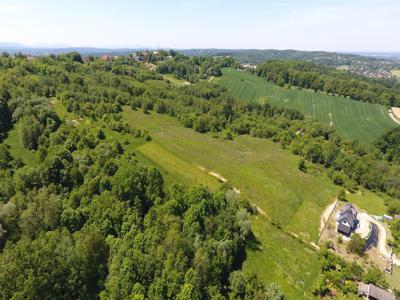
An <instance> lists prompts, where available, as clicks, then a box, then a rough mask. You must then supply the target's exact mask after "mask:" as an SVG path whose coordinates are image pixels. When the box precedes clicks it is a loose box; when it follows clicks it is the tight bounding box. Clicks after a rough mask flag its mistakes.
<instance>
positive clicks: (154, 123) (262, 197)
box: [123, 108, 337, 299]
mask: <svg viewBox="0 0 400 300" xmlns="http://www.w3.org/2000/svg"><path fill="white" fill-rule="evenodd" d="M123 116H124V119H125V120H126V121H127V122H128V123H130V124H131V125H132V126H135V127H141V128H146V129H147V130H149V132H150V135H151V136H152V139H153V140H152V142H150V143H146V144H143V145H141V146H139V147H138V148H137V152H138V153H140V154H141V155H143V156H146V157H148V159H149V160H152V161H153V162H155V163H156V164H158V165H161V166H163V168H165V169H167V172H168V174H169V176H171V175H173V174H176V178H175V179H176V180H177V181H181V179H182V178H183V181H184V182H187V183H190V184H198V183H202V184H203V185H206V186H209V187H211V188H216V187H218V186H216V184H218V181H216V180H215V179H214V177H212V176H210V175H208V172H210V171H213V172H216V173H219V174H221V175H223V176H224V177H226V178H227V179H228V180H229V182H230V183H231V184H233V185H234V186H235V187H237V188H239V189H240V191H241V194H242V195H243V196H245V197H248V198H249V199H251V201H252V202H254V203H255V204H257V205H258V206H259V207H261V208H262V209H263V210H264V211H265V212H266V213H267V214H268V216H269V217H270V219H272V221H273V222H274V223H276V224H279V226H282V229H279V226H278V225H277V226H273V225H271V223H270V222H269V218H266V217H264V216H263V215H261V214H259V215H257V217H255V218H254V219H253V230H254V233H255V235H256V237H257V238H258V241H259V242H260V243H261V244H260V245H256V246H255V247H249V248H248V251H247V255H248V258H247V259H246V263H245V266H244V269H245V270H247V271H249V272H255V273H257V274H258V275H259V276H260V278H262V279H263V280H265V281H266V282H271V281H273V282H276V283H278V284H279V285H281V286H282V288H283V289H284V291H285V293H286V294H287V295H288V299H307V298H312V296H311V289H312V286H313V284H314V281H315V278H316V274H317V273H318V270H319V264H318V259H317V256H316V253H315V252H314V251H313V250H312V248H311V246H309V245H308V242H307V241H314V240H315V239H316V238H317V236H318V232H317V231H318V225H319V216H320V214H321V212H322V211H323V209H324V208H325V206H326V205H327V204H328V203H329V202H330V201H332V199H333V198H334V196H335V194H336V192H337V188H336V187H335V186H333V185H332V184H330V182H329V181H328V179H327V178H324V177H322V178H316V177H313V176H310V175H307V174H304V173H302V172H300V171H299V170H297V167H296V166H297V159H298V158H297V157H296V156H294V155H292V154H290V153H289V152H288V151H285V150H282V149H281V148H280V147H279V146H278V145H276V144H273V143H271V142H269V141H267V140H262V139H255V138H251V137H238V138H236V139H235V140H234V141H226V140H221V139H214V138H211V137H209V136H207V135H202V134H199V133H196V132H195V131H193V130H191V129H187V128H184V127H182V126H181V125H180V124H179V123H178V122H177V121H176V119H174V118H171V117H169V116H165V115H159V114H155V113H151V114H148V115H147V114H143V113H142V112H141V111H133V110H131V109H129V108H126V109H125V111H124V113H123ZM277 161H279V164H277V163H276V162H277ZM174 176H175V175H174ZM288 232H294V233H295V234H298V235H299V236H301V237H302V238H303V239H304V240H305V241H306V242H305V243H306V244H303V243H301V242H300V241H299V240H297V239H295V238H294V237H293V236H292V235H291V234H289V233H288ZM278 241H279V242H278ZM288 252H291V254H290V253H288Z"/></svg>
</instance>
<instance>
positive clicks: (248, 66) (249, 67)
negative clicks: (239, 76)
mask: <svg viewBox="0 0 400 300" xmlns="http://www.w3.org/2000/svg"><path fill="white" fill-rule="evenodd" d="M240 66H241V67H242V69H243V70H248V71H255V70H256V69H257V65H252V64H241V65H240Z"/></svg>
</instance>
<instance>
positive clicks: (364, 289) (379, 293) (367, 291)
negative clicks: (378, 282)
mask: <svg viewBox="0 0 400 300" xmlns="http://www.w3.org/2000/svg"><path fill="white" fill-rule="evenodd" d="M358 294H359V295H360V296H362V297H364V298H365V299H372V300H396V297H395V296H394V295H393V294H391V293H389V292H388V291H386V290H384V289H381V288H380V287H377V286H375V285H373V284H371V283H370V284H365V283H363V282H360V283H359V285H358Z"/></svg>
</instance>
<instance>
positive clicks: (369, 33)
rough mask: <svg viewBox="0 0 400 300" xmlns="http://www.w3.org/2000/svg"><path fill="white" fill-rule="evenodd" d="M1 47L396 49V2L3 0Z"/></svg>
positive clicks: (399, 27)
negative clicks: (16, 45)
mask: <svg viewBox="0 0 400 300" xmlns="http://www.w3.org/2000/svg"><path fill="white" fill-rule="evenodd" d="M0 42H18V43H23V44H29V45H40V44H45V45H68V46H96V47H134V46H145V47H157V45H160V47H165V48H166V47H168V48H258V49H269V48H275V49H301V50H331V51H386V52H390V51H392V52H395V51H397V52H400V0H347V1H345V0H336V1H334V0H332V1H324V0H320V1H316V0H298V1H295V0H264V1H263V0H247V1H246V0H241V1H237V0H230V1H229V0H187V1H178V0H167V1H165V0H164V1H161V0H153V1H151V0H140V1H137V0H132V1H128V0H0Z"/></svg>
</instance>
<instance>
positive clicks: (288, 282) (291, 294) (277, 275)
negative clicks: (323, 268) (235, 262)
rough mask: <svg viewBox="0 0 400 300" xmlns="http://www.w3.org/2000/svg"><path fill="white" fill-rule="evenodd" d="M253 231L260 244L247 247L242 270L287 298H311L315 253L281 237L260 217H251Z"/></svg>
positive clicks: (282, 235) (314, 271)
mask: <svg viewBox="0 0 400 300" xmlns="http://www.w3.org/2000/svg"><path fill="white" fill-rule="evenodd" d="M252 230H253V232H254V235H255V237H256V239H257V241H258V242H259V244H257V242H254V243H252V244H250V246H249V247H247V251H246V254H247V258H246V261H245V263H244V265H243V270H244V271H246V272H250V273H256V274H257V276H258V277H259V278H260V279H261V280H262V281H263V282H275V283H277V284H279V286H280V287H281V289H282V290H283V291H284V293H285V296H286V298H287V299H313V298H314V297H313V295H312V289H313V286H314V283H315V280H316V278H317V276H318V274H319V261H318V256H317V255H316V253H315V252H314V250H311V249H309V248H308V246H307V245H304V244H301V243H300V242H299V241H298V240H297V239H295V238H294V237H292V236H291V235H287V234H283V233H282V231H281V230H279V229H278V228H276V227H274V226H272V225H271V224H270V223H269V222H266V220H265V219H264V218H263V216H260V215H257V216H255V217H253V218H252Z"/></svg>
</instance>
